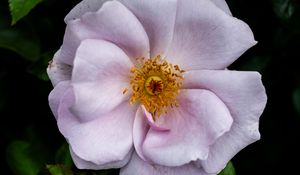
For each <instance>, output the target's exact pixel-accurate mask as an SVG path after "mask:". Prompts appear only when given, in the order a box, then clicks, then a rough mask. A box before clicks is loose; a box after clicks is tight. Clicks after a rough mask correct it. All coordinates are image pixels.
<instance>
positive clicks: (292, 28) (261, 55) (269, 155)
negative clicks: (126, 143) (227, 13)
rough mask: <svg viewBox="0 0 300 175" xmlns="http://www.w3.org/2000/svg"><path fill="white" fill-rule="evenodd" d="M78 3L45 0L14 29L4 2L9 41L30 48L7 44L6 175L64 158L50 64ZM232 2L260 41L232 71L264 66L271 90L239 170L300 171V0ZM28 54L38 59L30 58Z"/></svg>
mask: <svg viewBox="0 0 300 175" xmlns="http://www.w3.org/2000/svg"><path fill="white" fill-rule="evenodd" d="M77 2H78V1H75V0H44V1H43V2H41V3H40V4H38V5H37V6H36V7H35V8H34V9H33V10H32V11H31V12H30V14H29V15H27V16H26V17H25V18H23V19H21V20H20V21H19V22H18V23H17V24H16V25H14V26H11V25H10V23H11V17H10V14H9V8H8V2H6V0H1V2H0V33H1V31H6V32H7V33H8V34H11V35H7V36H4V39H5V37H15V38H17V39H16V40H15V41H14V42H13V43H8V44H10V45H12V46H15V47H16V48H18V49H20V50H22V49H23V50H24V49H25V53H23V52H21V54H20V52H18V51H17V52H15V51H13V50H9V49H7V48H4V47H3V46H1V44H0V117H1V122H0V123H1V132H0V134H1V138H0V139H1V140H0V142H1V147H0V150H1V159H0V167H1V169H0V174H4V175H5V174H8V175H9V174H13V172H18V170H16V169H18V168H15V167H13V166H17V165H18V164H16V163H18V161H20V160H21V159H24V160H25V158H26V160H27V159H29V161H31V160H39V163H37V164H36V166H37V167H39V166H44V165H45V164H55V163H64V160H61V158H57V156H56V157H55V156H54V155H55V154H56V155H57V150H58V149H59V148H60V147H61V145H62V144H63V143H64V138H63V137H62V136H61V134H60V133H59V131H58V129H57V126H56V121H55V119H54V117H53V115H52V113H51V111H50V109H49V107H48V101H47V98H48V94H49V92H50V91H51V89H52V85H51V83H50V82H49V81H48V80H47V77H46V74H45V69H46V67H47V62H48V61H49V60H50V59H51V57H52V55H53V53H54V52H55V51H56V50H57V49H58V48H59V47H60V45H61V42H62V39H63V34H64V30H65V24H64V22H63V19H64V16H65V15H66V14H67V13H68V11H70V10H71V9H72V7H73V6H74V5H75V4H77ZM227 3H228V4H229V7H230V9H231V11H232V13H233V15H234V16H236V17H237V18H240V19H242V20H243V21H245V22H246V23H248V24H249V26H250V27H251V28H252V30H253V33H254V35H255V38H256V40H257V41H258V44H257V45H256V46H254V47H253V48H251V49H250V50H249V51H247V52H246V53H245V54H244V55H243V56H242V57H240V59H238V60H237V61H236V62H235V63H234V64H233V65H232V66H230V69H236V70H253V71H259V72H260V73H261V74H262V77H263V83H264V85H265V87H266V91H267V95H268V103H267V107H266V109H265V112H264V114H263V115H262V117H261V120H260V131H261V140H260V141H258V142H256V143H254V144H252V145H250V146H248V147H247V148H245V149H244V150H242V151H241V152H240V153H239V154H237V155H236V156H235V157H234V158H233V160H232V162H233V164H234V166H235V169H236V173H237V174H238V175H247V174H251V175H253V174H297V172H299V170H298V169H299V165H298V164H299V161H298V158H299V157H300V145H299V143H298V142H299V140H300V131H299V130H300V64H299V63H298V62H299V60H300V54H299V51H300V3H299V1H297V0H294V1H293V0H228V1H227ZM1 40H2V42H3V36H2V38H1V35H0V43H1ZM26 43H28V44H26ZM28 45H29V46H28ZM26 47H29V48H26ZM26 51H27V52H26ZM18 53H19V54H18ZM22 53H23V55H22ZM24 54H25V55H24ZM26 54H27V55H28V54H29V55H30V54H32V55H36V57H33V58H31V59H30V58H29V57H27V58H26ZM24 143H26V144H27V147H29V148H28V149H27V147H26V144H24ZM22 145H23V146H24V145H25V147H26V150H27V152H26V155H27V156H26V155H25V156H24V155H23V157H22V156H21V157H18V155H19V154H22V153H18V151H20V150H21V151H22V150H23V148H22ZM12 155H13V156H12ZM16 155H17V156H16ZM24 157H25V158H24ZM291 158H294V159H291ZM15 159H18V160H15ZM9 165H11V166H9ZM18 167H20V166H19V165H18ZM12 169H13V170H12ZM110 174H114V173H113V172H112V173H110Z"/></svg>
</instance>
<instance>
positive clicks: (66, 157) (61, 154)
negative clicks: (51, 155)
mask: <svg viewBox="0 0 300 175" xmlns="http://www.w3.org/2000/svg"><path fill="white" fill-rule="evenodd" d="M55 162H56V163H58V164H64V165H67V166H72V165H73V161H72V158H71V155H70V150H69V146H68V144H67V143H64V144H63V145H62V146H61V147H60V148H59V149H58V150H57V152H56V154H55Z"/></svg>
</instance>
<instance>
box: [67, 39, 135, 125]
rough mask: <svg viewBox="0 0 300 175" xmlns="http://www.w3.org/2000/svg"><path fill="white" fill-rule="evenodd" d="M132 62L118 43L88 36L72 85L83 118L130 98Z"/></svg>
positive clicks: (80, 50)
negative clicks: (127, 90) (126, 90)
mask: <svg viewBox="0 0 300 175" xmlns="http://www.w3.org/2000/svg"><path fill="white" fill-rule="evenodd" d="M132 66H133V65H132V63H131V61H130V59H129V58H128V57H127V55H126V54H125V53H124V52H123V51H122V50H121V49H120V48H118V47H117V46H116V45H114V44H112V43H109V42H107V41H103V40H91V39H88V40H85V41H83V42H82V43H81V45H80V46H79V48H78V50H77V52H76V58H75V61H74V68H73V76H72V86H73V87H74V94H75V98H76V102H75V104H74V106H72V111H73V112H74V113H75V114H76V115H77V116H78V117H79V118H80V120H81V121H83V122H85V121H90V120H93V119H95V118H97V117H99V116H100V115H101V114H105V113H106V112H109V111H111V110H112V109H113V108H115V107H116V106H118V105H119V104H120V103H121V102H122V101H124V100H126V99H128V98H129V93H127V94H123V91H124V89H125V88H128V87H129V75H130V68H131V67H132Z"/></svg>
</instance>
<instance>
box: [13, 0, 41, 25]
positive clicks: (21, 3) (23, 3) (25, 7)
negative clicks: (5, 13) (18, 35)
mask: <svg viewBox="0 0 300 175" xmlns="http://www.w3.org/2000/svg"><path fill="white" fill-rule="evenodd" d="M8 2H9V8H10V13H11V16H12V22H11V23H12V25H14V24H16V22H17V21H19V20H20V19H21V18H23V17H24V16H26V15H27V14H28V13H29V12H30V10H31V9H32V8H34V7H35V6H36V5H37V4H38V3H40V2H42V0H8Z"/></svg>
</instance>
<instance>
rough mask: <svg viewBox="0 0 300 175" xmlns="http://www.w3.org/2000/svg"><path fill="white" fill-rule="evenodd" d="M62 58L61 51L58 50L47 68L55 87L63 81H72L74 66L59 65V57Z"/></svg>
mask: <svg viewBox="0 0 300 175" xmlns="http://www.w3.org/2000/svg"><path fill="white" fill-rule="evenodd" d="M59 56H60V50H58V51H57V52H56V53H55V54H54V57H53V59H52V61H51V62H49V65H48V68H47V74H48V76H49V78H50V80H51V83H52V85H53V86H56V84H58V83H59V82H61V81H66V80H71V73H72V66H70V65H67V64H64V63H58V62H57V60H58V57H59Z"/></svg>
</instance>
